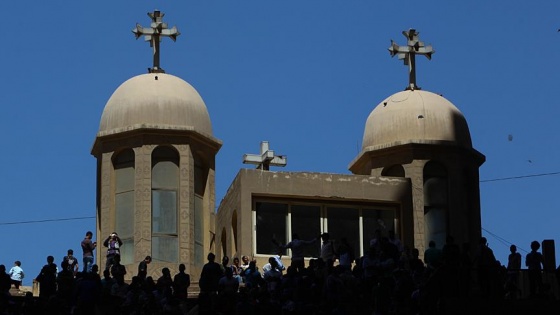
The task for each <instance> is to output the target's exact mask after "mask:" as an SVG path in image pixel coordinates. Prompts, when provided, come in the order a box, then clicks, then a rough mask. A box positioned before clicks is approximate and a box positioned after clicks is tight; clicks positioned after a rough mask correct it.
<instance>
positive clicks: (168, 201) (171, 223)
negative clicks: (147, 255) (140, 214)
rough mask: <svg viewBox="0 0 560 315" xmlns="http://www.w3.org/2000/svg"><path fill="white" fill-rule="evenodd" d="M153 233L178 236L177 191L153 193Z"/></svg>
mask: <svg viewBox="0 0 560 315" xmlns="http://www.w3.org/2000/svg"><path fill="white" fill-rule="evenodd" d="M152 233H154V234H157V233H164V234H177V193H176V192H175V191H169V190H154V191H153V194H152Z"/></svg>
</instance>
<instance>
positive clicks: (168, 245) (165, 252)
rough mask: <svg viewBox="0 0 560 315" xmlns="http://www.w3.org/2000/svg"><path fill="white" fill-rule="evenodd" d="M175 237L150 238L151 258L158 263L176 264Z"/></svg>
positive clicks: (176, 244)
mask: <svg viewBox="0 0 560 315" xmlns="http://www.w3.org/2000/svg"><path fill="white" fill-rule="evenodd" d="M178 247H179V244H178V243H177V238H176V237H166V236H154V237H152V257H154V256H155V257H157V258H158V260H159V261H166V262H176V261H178V257H177V256H178V253H177V248H178Z"/></svg>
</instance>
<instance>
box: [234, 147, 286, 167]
mask: <svg viewBox="0 0 560 315" xmlns="http://www.w3.org/2000/svg"><path fill="white" fill-rule="evenodd" d="M287 163H288V158H287V157H286V156H283V155H274V151H273V150H270V149H269V148H268V141H262V142H261V154H244V155H243V164H256V165H257V169H261V170H263V171H268V170H269V169H270V166H271V165H272V166H286V164H287Z"/></svg>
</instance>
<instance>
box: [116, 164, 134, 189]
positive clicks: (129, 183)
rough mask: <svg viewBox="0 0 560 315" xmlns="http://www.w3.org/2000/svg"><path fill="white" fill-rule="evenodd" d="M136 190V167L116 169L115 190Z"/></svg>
mask: <svg viewBox="0 0 560 315" xmlns="http://www.w3.org/2000/svg"><path fill="white" fill-rule="evenodd" d="M129 190H134V167H126V168H117V169H115V192H116V193H120V192H124V191H129Z"/></svg>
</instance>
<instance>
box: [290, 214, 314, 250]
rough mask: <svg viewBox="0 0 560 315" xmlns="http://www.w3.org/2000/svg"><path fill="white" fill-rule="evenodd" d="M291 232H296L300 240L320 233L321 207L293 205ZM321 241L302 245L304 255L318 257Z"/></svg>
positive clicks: (308, 238) (310, 238)
mask: <svg viewBox="0 0 560 315" xmlns="http://www.w3.org/2000/svg"><path fill="white" fill-rule="evenodd" d="M291 213H292V220H291V223H292V233H296V234H298V236H299V238H300V239H302V240H306V241H308V240H312V239H314V238H317V237H318V236H319V235H320V234H321V217H320V216H321V207H320V206H303V205H293V206H292V207H291ZM320 244H321V242H319V241H318V242H317V243H316V244H311V245H308V246H305V247H304V250H303V253H304V255H305V257H319V256H320V254H321V245H320Z"/></svg>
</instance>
